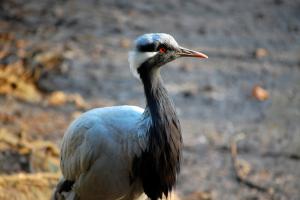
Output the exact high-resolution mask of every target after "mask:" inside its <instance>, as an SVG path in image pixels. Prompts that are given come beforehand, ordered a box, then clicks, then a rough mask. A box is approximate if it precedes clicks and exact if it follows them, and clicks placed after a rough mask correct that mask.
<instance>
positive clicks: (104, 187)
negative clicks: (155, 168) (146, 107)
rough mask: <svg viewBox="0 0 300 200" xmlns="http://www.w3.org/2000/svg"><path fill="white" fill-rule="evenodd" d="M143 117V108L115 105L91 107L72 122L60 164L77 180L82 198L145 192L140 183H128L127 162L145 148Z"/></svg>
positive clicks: (127, 197)
mask: <svg viewBox="0 0 300 200" xmlns="http://www.w3.org/2000/svg"><path fill="white" fill-rule="evenodd" d="M143 120H144V119H143V109H142V108H139V107H134V106H115V107H107V108H97V109H92V110H90V111H88V112H86V113H84V114H83V115H81V116H80V117H79V118H78V119H77V120H75V121H74V122H73V123H72V124H71V126H70V127H69V129H68V130H67V132H66V134H65V137H64V139H63V143H62V150H61V157H62V158H64V159H63V160H62V163H61V166H62V173H63V174H64V178H65V179H67V180H77V181H76V182H75V184H74V186H73V187H74V190H75V192H76V193H77V194H78V195H79V196H80V198H82V199H106V200H115V199H124V200H130V199H135V198H137V197H139V196H140V195H141V194H142V191H143V190H142V188H141V187H140V184H130V183H129V182H128V176H129V174H128V172H130V171H131V169H132V162H128V161H129V160H133V159H134V156H138V155H140V154H141V151H142V149H145V142H146V135H145V131H144V130H145V129H146V127H143V125H142V124H141V123H140V122H141V121H143ZM145 120H146V119H145ZM99 170H101V171H99ZM114 174H116V175H117V176H114Z"/></svg>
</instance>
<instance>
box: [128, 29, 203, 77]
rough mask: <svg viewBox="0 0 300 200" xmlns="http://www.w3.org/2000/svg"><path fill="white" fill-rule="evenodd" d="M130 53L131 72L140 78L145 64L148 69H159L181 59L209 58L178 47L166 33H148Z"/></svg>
mask: <svg viewBox="0 0 300 200" xmlns="http://www.w3.org/2000/svg"><path fill="white" fill-rule="evenodd" d="M134 45H135V46H134V48H133V50H132V51H130V52H129V57H128V60H129V64H130V69H131V72H132V73H133V74H134V75H135V76H136V77H139V75H138V71H139V69H140V67H142V66H143V65H144V64H145V63H148V65H147V67H149V66H151V68H159V67H161V66H162V65H164V64H166V63H168V62H171V61H172V60H175V59H176V58H179V57H197V58H207V56H206V55H205V54H203V53H200V52H197V51H193V50H190V49H186V48H184V47H181V46H179V45H178V43H177V42H176V41H175V39H174V38H173V37H172V36H171V35H169V34H166V33H148V34H144V35H141V36H139V37H138V38H137V39H136V40H135V43H134Z"/></svg>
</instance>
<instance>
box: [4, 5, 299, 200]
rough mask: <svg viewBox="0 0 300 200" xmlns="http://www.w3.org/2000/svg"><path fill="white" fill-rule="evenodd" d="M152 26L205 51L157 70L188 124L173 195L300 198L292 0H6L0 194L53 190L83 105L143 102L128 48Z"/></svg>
mask: <svg viewBox="0 0 300 200" xmlns="http://www.w3.org/2000/svg"><path fill="white" fill-rule="evenodd" d="M146 32H166V33H170V34H172V35H173V36H174V37H175V38H176V39H177V41H178V42H179V43H181V44H182V45H183V46H187V47H189V48H193V49H197V50H201V51H203V52H204V53H206V54H207V55H208V56H209V59H208V60H205V61H199V60H192V59H182V60H178V61H176V62H173V63H171V64H168V66H166V67H164V69H163V72H162V73H163V77H164V80H165V83H166V86H167V89H168V90H169V93H170V95H171V96H172V98H173V99H174V101H175V104H176V106H177V108H178V112H179V116H180V118H181V122H182V126H183V138H184V143H185V147H184V154H183V163H182V172H181V174H180V176H179V181H178V184H177V187H176V192H177V193H178V195H179V196H180V197H181V198H182V199H220V200H221V199H222V200H223V199H225V200H226V199H230V200H231V199H286V200H290V199H294V200H296V199H300V125H299V123H300V2H299V1H297V0H252V1H246V0H227V1H221V0H201V1H200V0H191V1H179V0H165V1H159V0H153V1H136V2H134V1H126V0H113V1H110V0H104V1H100V0H98V1H97V0H87V1H84V0H73V1H71V0H59V1H55V2H54V1H50V0H45V1H38V0H28V1H22V0H6V1H0V34H1V35H0V45H1V46H0V47H1V49H0V93H1V94H2V95H1V96H0V124H1V125H0V150H1V153H0V173H1V175H0V199H48V198H49V195H50V193H51V189H52V188H53V186H54V185H55V182H56V180H57V179H58V177H59V167H58V146H59V145H60V142H61V138H62V136H63V133H64V130H65V129H66V128H67V126H68V124H69V123H70V122H71V120H72V119H74V118H75V117H76V116H78V114H80V113H81V112H84V111H85V110H87V109H90V108H92V107H102V106H108V105H119V104H130V105H131V104H132V105H140V106H144V97H143V91H142V87H141V84H140V82H139V81H138V80H136V79H134V78H133V77H132V76H131V74H130V72H129V68H128V63H127V52H128V50H129V49H130V47H131V45H132V40H133V39H134V38H135V37H136V36H138V35H140V34H142V33H146ZM255 86H259V87H262V88H264V89H265V90H263V91H262V94H261V93H259V92H258V93H259V94H257V91H253V88H255ZM253 93H254V94H253ZM259 99H260V100H259ZM235 150H237V152H236V151H235ZM20 173H21V174H20Z"/></svg>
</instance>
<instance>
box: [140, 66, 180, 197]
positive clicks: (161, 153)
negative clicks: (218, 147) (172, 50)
mask: <svg viewBox="0 0 300 200" xmlns="http://www.w3.org/2000/svg"><path fill="white" fill-rule="evenodd" d="M140 69H141V70H140V71H139V73H140V77H141V80H142V82H143V84H144V91H145V96H146V101H147V107H146V109H145V112H144V117H148V118H150V119H151V123H150V127H149V128H148V132H147V137H148V143H147V148H146V150H145V151H144V152H143V153H142V155H141V157H140V158H139V161H138V162H137V163H138V169H139V170H138V176H139V178H140V179H141V181H142V183H143V188H144V192H145V193H146V194H147V195H148V197H149V198H150V199H151V200H157V199H158V198H161V197H162V195H163V194H164V195H165V196H167V195H168V193H169V192H170V191H171V190H172V187H173V186H174V185H175V182H176V177H177V174H178V172H179V170H180V157H181V148H182V138H181V128H180V123H179V120H178V117H177V115H176V111H175V108H174V105H173V103H172V101H171V99H170V98H169V96H168V94H167V90H166V89H165V88H164V86H163V82H162V79H161V76H160V73H159V68H150V67H147V66H143V67H140ZM147 69H150V70H149V71H147Z"/></svg>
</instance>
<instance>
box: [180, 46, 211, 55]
mask: <svg viewBox="0 0 300 200" xmlns="http://www.w3.org/2000/svg"><path fill="white" fill-rule="evenodd" d="M178 55H179V56H180V57H195V58H208V56H207V55H205V54H204V53H200V52H198V51H194V50H190V49H187V48H184V47H180V48H179V52H178Z"/></svg>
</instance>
